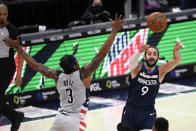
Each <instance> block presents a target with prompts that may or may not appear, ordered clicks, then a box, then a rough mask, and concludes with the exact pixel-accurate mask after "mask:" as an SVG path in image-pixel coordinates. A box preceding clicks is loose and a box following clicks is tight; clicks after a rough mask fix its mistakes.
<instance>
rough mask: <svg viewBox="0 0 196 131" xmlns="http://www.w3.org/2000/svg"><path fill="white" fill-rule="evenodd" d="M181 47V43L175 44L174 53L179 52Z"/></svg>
mask: <svg viewBox="0 0 196 131" xmlns="http://www.w3.org/2000/svg"><path fill="white" fill-rule="evenodd" d="M181 47H182V41H179V42H177V43H176V44H175V46H174V52H177V51H179V50H180V49H181Z"/></svg>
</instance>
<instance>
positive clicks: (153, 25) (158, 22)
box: [147, 12, 167, 33]
mask: <svg viewBox="0 0 196 131" xmlns="http://www.w3.org/2000/svg"><path fill="white" fill-rule="evenodd" d="M147 26H148V28H149V29H150V30H152V31H153V32H156V33H157V32H162V31H164V30H165V28H166V27H167V18H166V16H165V15H164V14H163V13H161V12H154V13H151V14H150V15H149V16H148V18H147Z"/></svg>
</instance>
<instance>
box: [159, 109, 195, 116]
mask: <svg viewBox="0 0 196 131" xmlns="http://www.w3.org/2000/svg"><path fill="white" fill-rule="evenodd" d="M157 111H158V112H159V111H161V112H167V113H175V114H178V115H182V116H191V117H193V116H195V117H196V114H193V113H185V112H181V111H171V110H163V109H159V110H157Z"/></svg>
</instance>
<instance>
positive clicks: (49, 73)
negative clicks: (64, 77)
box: [4, 36, 58, 81]
mask: <svg viewBox="0 0 196 131" xmlns="http://www.w3.org/2000/svg"><path fill="white" fill-rule="evenodd" d="M4 41H5V42H6V45H7V46H9V47H10V48H16V50H17V52H18V53H19V54H20V55H21V56H22V57H23V58H24V59H25V61H26V62H27V63H28V64H29V66H30V67H31V68H32V69H34V70H35V71H37V72H40V73H42V74H43V75H44V76H46V77H48V78H51V79H54V80H55V81H56V80H57V73H58V72H57V70H53V69H50V68H48V67H47V66H45V65H43V64H41V63H38V62H37V61H35V60H34V59H33V58H32V57H31V56H29V55H28V54H27V53H26V52H25V51H24V50H23V48H22V47H21V46H20V45H19V43H20V41H19V40H12V39H11V38H10V37H9V36H8V37H5V38H4Z"/></svg>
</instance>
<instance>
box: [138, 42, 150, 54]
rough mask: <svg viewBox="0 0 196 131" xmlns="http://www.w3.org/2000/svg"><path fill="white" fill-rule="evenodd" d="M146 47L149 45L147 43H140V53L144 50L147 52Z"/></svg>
mask: <svg viewBox="0 0 196 131" xmlns="http://www.w3.org/2000/svg"><path fill="white" fill-rule="evenodd" d="M148 48H149V45H147V44H142V45H141V47H140V49H139V52H140V53H143V52H144V51H146V52H148Z"/></svg>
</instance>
